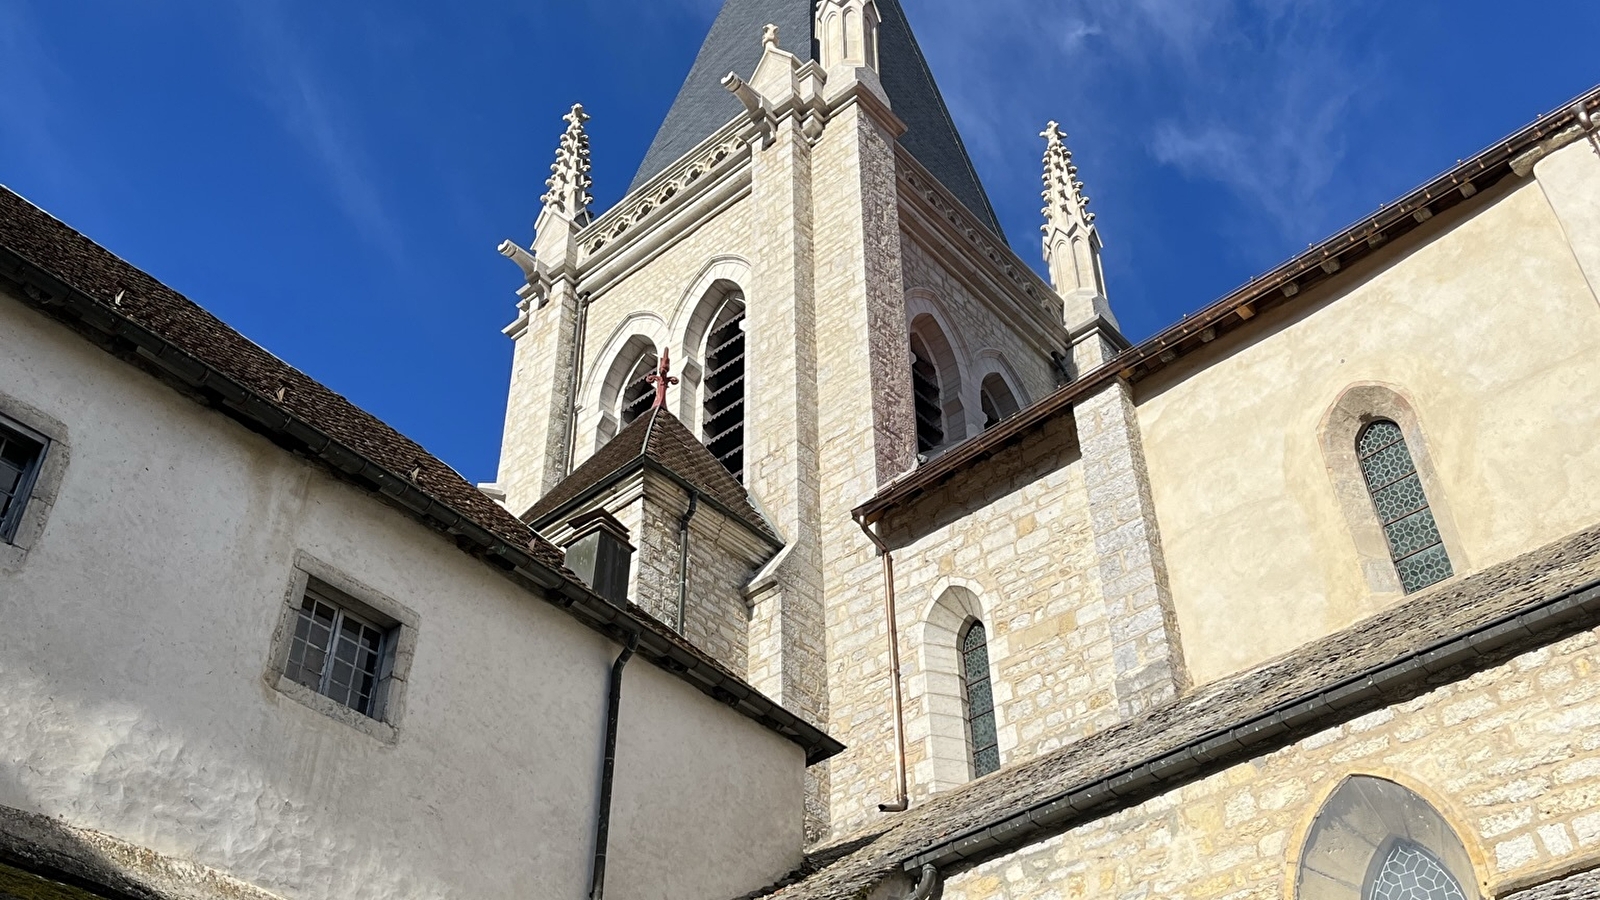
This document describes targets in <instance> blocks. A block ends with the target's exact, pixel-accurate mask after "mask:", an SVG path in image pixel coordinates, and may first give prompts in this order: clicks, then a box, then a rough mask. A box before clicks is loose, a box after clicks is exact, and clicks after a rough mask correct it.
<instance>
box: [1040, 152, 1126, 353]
mask: <svg viewBox="0 0 1600 900" xmlns="http://www.w3.org/2000/svg"><path fill="white" fill-rule="evenodd" d="M1039 136H1040V137H1042V138H1044V193H1043V194H1042V195H1041V196H1042V197H1043V198H1044V209H1043V210H1042V212H1043V213H1044V226H1043V227H1042V228H1041V229H1040V230H1041V231H1043V232H1044V260H1045V263H1046V264H1047V265H1049V267H1050V283H1051V284H1052V285H1053V286H1054V287H1055V289H1056V293H1057V294H1060V295H1061V298H1062V299H1063V300H1064V301H1066V302H1065V305H1064V306H1063V308H1062V314H1063V315H1064V316H1065V317H1066V324H1067V326H1068V327H1076V326H1078V325H1079V324H1081V323H1083V322H1085V321H1089V320H1095V319H1099V320H1103V321H1105V322H1106V323H1108V324H1109V325H1110V326H1111V327H1112V328H1115V327H1116V317H1115V316H1113V315H1112V314H1111V305H1110V304H1109V303H1108V302H1107V301H1106V296H1105V290H1106V289H1105V278H1104V275H1103V274H1102V273H1101V268H1100V234H1099V232H1098V231H1097V230H1096V228H1095V225H1094V219H1095V216H1094V213H1092V212H1090V211H1089V198H1088V197H1086V196H1084V194H1083V182H1082V181H1079V180H1078V167H1077V166H1075V165H1073V163H1072V151H1071V150H1068V149H1067V141H1066V138H1067V136H1066V135H1065V134H1062V132H1061V126H1060V125H1058V124H1057V123H1055V122H1051V123H1050V124H1048V125H1046V126H1045V129H1044V131H1041V132H1040V133H1039Z"/></svg>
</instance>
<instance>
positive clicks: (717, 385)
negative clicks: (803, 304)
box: [703, 295, 745, 481]
mask: <svg viewBox="0 0 1600 900" xmlns="http://www.w3.org/2000/svg"><path fill="white" fill-rule="evenodd" d="M744 370H745V363H744V300H743V299H742V298H740V297H738V296H737V295H735V296H734V297H731V298H729V299H728V301H727V302H726V303H724V304H723V306H722V309H720V310H719V311H718V312H717V317H716V320H715V321H714V322H713V323H712V326H711V334H710V336H709V337H708V338H707V339H706V381H705V427H704V429H703V430H704V432H705V444H706V448H707V449H709V450H710V451H711V454H712V455H713V456H715V457H716V458H717V460H718V461H720V462H721V463H722V464H723V465H724V466H726V467H727V469H728V471H729V472H732V473H733V477H734V478H737V479H739V480H740V481H743V480H744V395H745V378H744Z"/></svg>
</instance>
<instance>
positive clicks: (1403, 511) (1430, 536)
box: [1356, 419, 1453, 594]
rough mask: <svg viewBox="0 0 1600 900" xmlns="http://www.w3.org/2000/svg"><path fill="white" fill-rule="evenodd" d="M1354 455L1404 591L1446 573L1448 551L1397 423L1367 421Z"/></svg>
mask: <svg viewBox="0 0 1600 900" xmlns="http://www.w3.org/2000/svg"><path fill="white" fill-rule="evenodd" d="M1356 454H1357V456H1358V457H1359V459H1360V460H1361V474H1362V476H1363V477H1365V478H1366V480H1367V491H1368V493H1370V494H1371V495H1372V506H1373V508H1374V509H1375V510H1376V511H1377V513H1378V521H1379V522H1381V523H1382V525H1383V533H1384V535H1385V536H1387V537H1388V539H1389V555H1390V556H1391V557H1392V558H1393V559H1394V567H1395V570H1396V571H1398V572H1399V574H1400V584H1401V586H1402V587H1404V588H1405V591H1406V593H1408V594H1409V593H1411V592H1412V591H1418V590H1421V589H1423V588H1425V587H1427V586H1428V585H1430V584H1435V583H1437V582H1440V581H1443V580H1444V579H1446V578H1449V577H1450V576H1451V575H1452V574H1453V570H1452V569H1451V567H1450V555H1449V554H1448V553H1447V552H1446V551H1445V547H1444V539H1443V538H1441V537H1440V535H1439V524H1438V523H1437V522H1435V521H1434V518H1433V511H1432V510H1431V509H1429V508H1428V497H1427V495H1426V494H1424V493H1423V490H1422V479H1421V477H1420V476H1418V474H1417V466H1416V463H1415V462H1413V461H1412V459H1411V451H1410V449H1409V448H1407V447H1406V439H1405V435H1404V433H1402V432H1401V430H1400V426H1399V425H1396V424H1395V423H1394V422H1391V421H1389V420H1388V419H1379V420H1378V421H1376V422H1373V423H1372V424H1370V425H1368V426H1367V427H1366V428H1364V429H1362V431H1361V434H1360V436H1359V437H1357V438H1356Z"/></svg>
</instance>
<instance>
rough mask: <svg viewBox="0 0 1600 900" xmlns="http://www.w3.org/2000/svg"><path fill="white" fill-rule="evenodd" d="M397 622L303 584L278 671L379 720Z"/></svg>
mask: <svg viewBox="0 0 1600 900" xmlns="http://www.w3.org/2000/svg"><path fill="white" fill-rule="evenodd" d="M398 634H399V626H398V625H396V624H395V623H390V622H383V621H381V620H379V619H378V618H377V617H376V616H374V615H372V614H371V613H369V612H366V611H364V610H363V611H355V610H353V609H351V605H350V604H349V603H348V602H341V599H340V595H339V594H337V593H335V592H333V591H331V590H329V589H327V588H325V587H322V586H320V585H318V584H316V583H315V582H312V583H310V584H308V585H307V587H306V592H305V597H304V599H303V600H302V601H301V605H300V610H299V615H298V616H297V618H296V619H295V625H294V636H293V638H291V640H290V644H289V659H288V661H287V663H286V665H285V666H284V675H285V676H286V677H287V678H289V680H291V681H294V682H297V683H299V684H302V685H304V686H306V687H308V688H310V689H311V690H313V691H316V692H317V693H319V694H321V695H323V696H324V697H328V698H329V699H331V700H333V701H335V702H337V703H339V704H342V705H344V706H348V707H350V708H351V709H353V710H355V711H356V712H359V713H361V714H362V715H365V716H368V717H369V718H373V719H378V720H382V719H383V706H384V701H385V698H386V696H387V694H388V688H389V680H390V678H391V677H392V676H393V669H394V650H395V643H396V638H397V637H398Z"/></svg>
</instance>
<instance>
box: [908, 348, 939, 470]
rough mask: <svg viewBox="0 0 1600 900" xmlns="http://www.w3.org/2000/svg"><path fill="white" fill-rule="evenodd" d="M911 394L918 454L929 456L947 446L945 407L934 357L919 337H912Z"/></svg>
mask: <svg viewBox="0 0 1600 900" xmlns="http://www.w3.org/2000/svg"><path fill="white" fill-rule="evenodd" d="M911 394H912V398H913V400H914V402H915V404H916V414H917V452H918V453H927V452H928V451H929V450H932V449H933V448H935V447H937V446H939V445H940V444H943V443H944V404H943V402H942V400H941V397H940V393H939V370H938V368H937V367H936V366H935V365H934V363H933V354H932V353H929V352H928V347H927V345H926V344H925V343H923V341H922V338H921V337H920V336H919V335H915V334H913V335H912V336H911Z"/></svg>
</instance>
